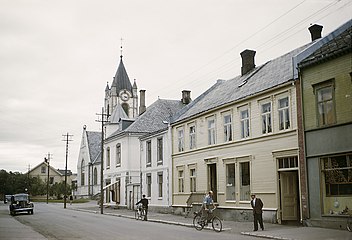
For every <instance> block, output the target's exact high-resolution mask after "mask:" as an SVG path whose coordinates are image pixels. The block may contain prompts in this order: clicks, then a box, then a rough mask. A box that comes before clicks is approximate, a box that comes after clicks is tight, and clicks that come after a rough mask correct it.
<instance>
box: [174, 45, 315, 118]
mask: <svg viewBox="0 0 352 240" xmlns="http://www.w3.org/2000/svg"><path fill="white" fill-rule="evenodd" d="M310 44H311V43H309V44H307V45H305V46H302V47H300V48H297V49H295V50H293V51H291V52H289V53H287V54H285V55H282V56H280V57H278V58H276V59H273V60H271V61H268V62H266V63H264V64H263V65H261V66H258V67H255V68H254V69H253V70H252V71H250V72H249V73H247V74H245V75H243V76H237V77H235V78H233V79H230V80H227V81H224V80H218V81H217V83H216V84H214V85H213V86H212V87H211V88H209V89H208V90H207V91H206V92H205V93H203V94H202V95H200V96H199V97H198V98H196V99H195V100H194V101H193V102H191V103H190V104H188V105H187V107H185V109H183V110H182V111H181V113H180V114H179V115H178V117H177V118H176V119H175V120H174V122H173V123H176V122H179V121H182V120H185V119H188V118H191V117H194V116H196V115H199V114H202V113H204V112H206V111H209V110H211V109H214V108H218V107H221V106H224V105H226V104H229V103H232V102H235V101H239V100H241V99H244V98H246V97H249V96H252V95H255V94H258V93H260V92H263V91H265V90H267V89H270V88H273V87H276V86H280V85H282V84H285V83H287V82H289V81H292V80H294V79H293V63H292V58H293V57H294V56H295V55H297V54H298V53H299V52H301V51H302V50H304V49H305V48H307V46H309V45H310Z"/></svg>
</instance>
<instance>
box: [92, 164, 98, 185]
mask: <svg viewBox="0 0 352 240" xmlns="http://www.w3.org/2000/svg"><path fill="white" fill-rule="evenodd" d="M93 184H94V185H98V170H97V168H96V167H95V168H94V173H93Z"/></svg>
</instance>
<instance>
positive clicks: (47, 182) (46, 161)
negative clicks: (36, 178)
mask: <svg viewBox="0 0 352 240" xmlns="http://www.w3.org/2000/svg"><path fill="white" fill-rule="evenodd" d="M49 159H50V155H49V154H48V158H46V157H45V158H44V161H45V163H46V164H47V165H48V179H47V181H46V204H48V203H49V169H50V168H49V165H50V163H49Z"/></svg>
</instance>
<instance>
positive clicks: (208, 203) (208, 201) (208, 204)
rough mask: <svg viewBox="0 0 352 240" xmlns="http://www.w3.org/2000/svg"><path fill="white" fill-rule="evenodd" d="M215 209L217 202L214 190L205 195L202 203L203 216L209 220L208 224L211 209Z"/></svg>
mask: <svg viewBox="0 0 352 240" xmlns="http://www.w3.org/2000/svg"><path fill="white" fill-rule="evenodd" d="M213 209H215V204H214V201H213V191H209V192H208V194H207V195H206V196H205V197H204V200H203V204H202V217H203V218H205V219H206V220H207V222H206V224H208V221H209V220H210V219H209V211H211V210H213Z"/></svg>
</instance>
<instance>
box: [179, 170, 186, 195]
mask: <svg viewBox="0 0 352 240" xmlns="http://www.w3.org/2000/svg"><path fill="white" fill-rule="evenodd" d="M184 191H185V188H184V176H183V170H178V192H184Z"/></svg>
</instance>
